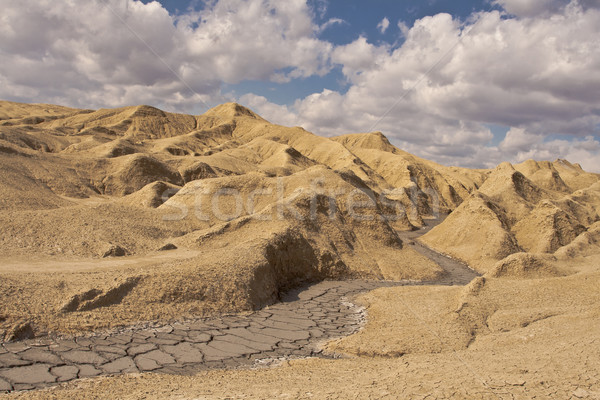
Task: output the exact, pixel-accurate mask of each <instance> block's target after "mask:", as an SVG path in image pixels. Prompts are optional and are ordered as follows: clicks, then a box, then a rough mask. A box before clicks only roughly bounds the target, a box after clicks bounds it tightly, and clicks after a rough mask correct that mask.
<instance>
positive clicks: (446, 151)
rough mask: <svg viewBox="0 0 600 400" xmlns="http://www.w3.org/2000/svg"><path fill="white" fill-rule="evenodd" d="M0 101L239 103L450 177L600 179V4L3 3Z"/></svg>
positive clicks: (193, 106)
mask: <svg viewBox="0 0 600 400" xmlns="http://www.w3.org/2000/svg"><path fill="white" fill-rule="evenodd" d="M0 7H2V10H3V14H2V18H3V23H2V24H0V57H1V58H2V63H0V98H2V99H5V100H12V101H22V102H38V103H39V102H44V103H54V104H62V105H67V106H72V107H80V108H100V107H120V106H126V105H134V104H150V105H153V106H156V107H159V108H161V109H164V110H166V111H173V112H185V113H190V114H200V113H203V112H205V111H206V110H207V108H208V107H212V106H215V105H218V104H220V103H223V102H226V101H236V102H239V103H241V104H243V105H245V106H247V107H250V108H251V109H253V110H254V111H255V112H257V113H259V114H260V115H262V116H263V117H265V118H266V119H268V120H270V121H271V122H273V123H278V124H282V125H287V126H302V127H304V128H305V129H307V130H309V131H311V132H314V133H315V134H319V135H324V136H335V135H340V134H345V133H351V132H367V131H381V132H383V133H384V134H385V135H386V136H387V137H388V138H389V139H390V141H391V142H392V143H393V144H395V145H396V146H398V147H400V148H402V149H404V150H406V151H409V152H411V153H414V154H416V155H418V156H421V157H424V158H428V159H431V160H434V161H437V162H440V163H442V164H446V165H458V166H466V167H493V166H495V165H496V164H498V163H500V162H502V161H511V162H515V163H516V162H521V161H524V160H526V159H529V158H533V159H539V160H553V159H556V158H566V159H569V160H571V161H573V162H580V163H581V164H582V165H583V166H584V168H586V169H588V170H592V171H598V172H600V162H599V161H598V160H600V68H598V65H600V46H598V43H597V38H598V37H600V0H472V1H450V0H421V1H418V0H409V1H383V0H372V1H343V0H286V1H278V0H210V1H208V0H207V1H202V0H193V1H189V0H172V1H168V0H162V1H160V2H156V1H153V2H151V1H147V0H144V1H143V2H142V1H137V0H89V1H86V2H81V1H77V0H61V1H59V2H50V1H48V2H39V1H38V0H22V1H19V2H15V1H12V0H0Z"/></svg>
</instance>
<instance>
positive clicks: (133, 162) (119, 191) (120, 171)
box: [102, 154, 183, 196]
mask: <svg viewBox="0 0 600 400" xmlns="http://www.w3.org/2000/svg"><path fill="white" fill-rule="evenodd" d="M115 167H116V168H115V172H113V173H112V174H110V175H108V176H107V177H106V178H104V179H103V180H102V185H103V190H102V192H103V193H106V194H111V195H117V196H124V195H126V194H130V193H133V192H136V191H138V190H140V189H141V188H143V187H144V186H146V185H147V184H149V183H151V182H154V181H165V182H168V183H171V184H174V185H179V186H180V185H183V179H182V178H181V175H179V172H177V171H176V170H174V169H172V168H170V167H169V166H168V165H166V164H164V163H163V162H161V161H159V160H158V159H156V158H154V157H151V156H147V155H142V154H134V155H131V156H124V157H120V158H119V162H118V163H116V164H115ZM113 168H114V167H113Z"/></svg>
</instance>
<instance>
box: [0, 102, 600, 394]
mask: <svg viewBox="0 0 600 400" xmlns="http://www.w3.org/2000/svg"><path fill="white" fill-rule="evenodd" d="M575 161H576V160H570V161H567V160H555V161H540V160H538V161H534V160H528V161H525V162H523V163H521V164H514V165H512V164H510V163H502V164H500V165H498V166H497V167H496V168H494V169H485V170H484V169H480V170H473V169H466V168H459V167H450V166H443V165H440V164H437V163H434V162H431V161H428V160H425V159H422V158H419V157H417V156H414V155H411V154H409V153H407V152H405V151H402V150H401V149H398V148H396V147H394V146H393V145H392V144H390V142H389V141H388V140H387V138H386V137H385V136H384V134H382V133H380V132H370V133H353V134H348V135H343V136H338V137H332V138H325V137H321V136H317V135H315V134H313V133H310V132H307V131H306V130H304V129H303V128H300V127H284V126H279V125H274V124H271V123H270V122H268V121H266V120H265V119H263V118H261V117H260V116H259V115H257V114H255V113H254V112H253V111H251V110H249V109H247V108H245V107H243V106H241V105H239V104H235V103H227V104H223V105H220V106H217V107H215V108H213V109H211V110H209V111H208V112H206V113H204V114H202V115H198V116H193V115H183V114H173V113H168V112H164V111H162V110H159V109H156V108H153V107H150V106H132V107H125V108H118V109H100V110H80V109H72V108H67V107H62V106H55V105H48V104H21V103H12V102H6V101H1V102H0V171H1V173H0V227H1V228H0V279H1V280H0V393H1V392H6V393H5V394H3V395H0V397H2V398H23V399H26V398H48V399H69V398H72V399H83V398H131V399H139V398H148V399H150V398H152V399H154V398H156V399H164V398H177V399H187V398H190V399H191V398H277V397H282V398H457V399H458V398H485V399H487V398H490V399H497V398H502V399H504V398H506V399H509V398H510V399H512V398H600V376H598V373H597V371H598V370H600V361H599V360H600V324H599V323H598V322H599V321H600V290H599V289H600V175H599V174H596V173H590V172H586V171H584V170H583V169H582V168H581V167H580V166H579V165H578V164H576V163H575ZM144 346H147V347H144ZM232 346H237V347H232ZM142 347H144V349H142ZM159 353H160V357H158V354H159ZM150 354H153V355H152V356H151V355H150ZM194 357H196V358H194ZM62 382H65V383H62Z"/></svg>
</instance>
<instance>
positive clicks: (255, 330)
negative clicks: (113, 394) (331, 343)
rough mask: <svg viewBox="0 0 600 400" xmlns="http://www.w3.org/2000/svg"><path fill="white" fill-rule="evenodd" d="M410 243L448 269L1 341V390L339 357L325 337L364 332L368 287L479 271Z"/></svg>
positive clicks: (459, 279) (462, 278) (465, 276)
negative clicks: (253, 305)
mask: <svg viewBox="0 0 600 400" xmlns="http://www.w3.org/2000/svg"><path fill="white" fill-rule="evenodd" d="M438 222H439V221H431V222H430V224H429V226H428V227H427V228H426V229H422V230H420V231H418V232H412V233H406V234H405V239H409V241H408V244H409V245H410V246H413V247H414V248H415V249H416V250H417V251H419V252H421V253H422V254H423V255H425V256H427V257H429V258H430V259H432V260H433V261H434V262H436V263H437V264H439V265H440V266H441V267H442V268H444V269H445V270H446V272H447V273H446V275H445V276H444V277H443V278H442V279H440V280H437V281H435V282H409V281H400V282H391V281H365V280H351V281H324V282H320V283H317V284H314V285H311V286H308V287H304V288H300V289H296V290H293V291H290V292H288V293H287V294H286V295H285V296H284V297H283V298H282V301H281V302H280V303H278V304H275V305H272V306H269V307H266V308H264V309H262V310H259V311H256V312H253V313H250V314H246V315H225V316H221V317H216V318H210V319H200V320H196V321H187V322H178V323H173V324H167V325H156V326H153V327H147V326H145V327H142V326H132V327H128V328H123V329H121V330H116V331H112V332H109V333H106V334H100V333H96V334H93V335H86V336H79V337H73V338H64V339H52V338H40V339H32V340H26V341H21V342H13V343H4V344H2V345H0V391H5V392H6V391H20V390H32V389H41V388H45V387H50V386H54V385H57V384H60V383H63V382H69V381H73V380H76V379H80V378H91V377H97V376H102V375H114V374H124V373H136V372H155V373H167V374H194V373H197V372H198V371H200V370H203V369H209V368H239V367H252V366H256V367H260V366H269V365H272V364H276V363H277V360H280V359H284V358H303V357H331V356H330V355H326V354H324V353H323V351H322V349H321V348H320V344H321V343H324V342H326V341H328V340H331V339H334V338H339V337H344V336H348V335H350V334H352V333H355V332H357V331H358V330H359V329H360V328H361V327H362V325H363V324H364V322H365V317H366V313H365V311H364V309H363V308H362V307H360V306H357V305H355V304H353V303H352V298H353V297H354V296H356V295H358V294H360V293H364V292H366V291H370V290H373V289H377V288H381V287H392V286H405V285H428V284H436V285H465V284H467V283H468V282H470V281H471V280H472V279H473V278H474V277H476V276H477V275H478V274H477V273H475V272H474V271H472V270H471V269H469V268H468V267H467V266H466V265H464V264H462V263H460V262H457V261H455V260H453V259H451V258H449V257H446V256H444V255H441V254H439V253H436V252H435V251H433V250H430V249H428V248H427V247H425V246H423V245H422V244H420V243H418V242H415V241H412V240H411V239H416V238H417V237H418V236H420V235H422V234H423V233H424V232H427V231H428V230H429V229H430V228H431V226H433V225H435V224H436V223H438Z"/></svg>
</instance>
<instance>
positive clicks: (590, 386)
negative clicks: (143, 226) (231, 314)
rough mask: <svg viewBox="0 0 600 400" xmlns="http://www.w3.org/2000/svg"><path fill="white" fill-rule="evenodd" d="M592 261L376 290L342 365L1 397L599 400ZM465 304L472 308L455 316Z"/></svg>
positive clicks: (137, 379) (598, 313)
mask: <svg viewBox="0 0 600 400" xmlns="http://www.w3.org/2000/svg"><path fill="white" fill-rule="evenodd" d="M599 262H600V258H599V257H597V256H596V257H589V258H586V259H580V260H578V261H577V262H576V263H573V265H572V266H571V267H570V268H571V270H572V271H573V272H575V271H579V272H577V273H576V274H573V275H570V276H567V277H561V278H551V279H543V280H539V279H536V280H506V279H498V278H489V279H487V280H486V282H485V284H484V285H483V287H482V288H479V289H478V291H477V293H474V291H473V287H472V286H471V287H464V288H463V287H397V288H383V289H377V290H375V291H373V292H370V293H368V294H366V295H363V297H361V298H360V299H359V301H361V302H363V303H365V304H366V305H367V308H368V312H369V321H368V323H367V325H366V327H365V328H364V329H363V330H362V331H361V332H359V333H357V334H355V335H353V336H350V337H348V338H346V339H343V340H341V341H337V342H333V343H330V344H329V349H330V350H332V351H337V352H345V353H346V354H348V353H350V354H352V355H348V356H346V358H342V359H335V360H323V359H306V360H296V361H289V362H288V361H286V362H283V365H281V366H279V367H275V368H268V369H255V370H251V369H250V370H248V369H246V370H228V371H222V370H216V371H205V372H201V373H199V374H198V375H195V376H172V375H160V374H138V375H126V376H117V377H113V378H100V379H95V380H83V381H78V382H75V383H71V384H68V385H66V386H64V387H59V388H55V389H51V390H47V391H41V392H32V393H20V394H12V395H6V398H15V399H16V398H18V399H33V398H36V399H42V398H43V399H87V398H89V399H92V398H120V399H163V398H172V399H202V398H206V399H224V398H240V399H243V398H256V399H258V398H305V399H308V398H319V399H321V398H324V399H325V398H326V399H338V398H339V399H349V398H372V399H378V398H390V399H392V398H399V397H400V398H456V399H460V398H473V399H479V398H482V399H499V398H500V399H513V398H514V399H529V398H565V399H567V398H599V397H600V377H599V376H598V374H597V371H598V370H599V369H600V346H598V343H599V342H600V324H598V320H599V317H600V310H599V309H598V307H597V304H598V300H599V299H598V297H599V296H600V295H599V292H598V288H599V287H600V270H599V269H598V265H599ZM465 296H467V301H466V303H467V304H473V305H463V306H462V310H461V312H459V313H457V312H456V310H457V308H458V306H459V305H461V304H463V303H465ZM470 307H473V310H470V312H469V313H466V312H465V310H467V309H469V308H470ZM479 321H485V323H484V324H480V323H479ZM374 353H378V354H377V355H375V354H374ZM357 355H358V356H357Z"/></svg>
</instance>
